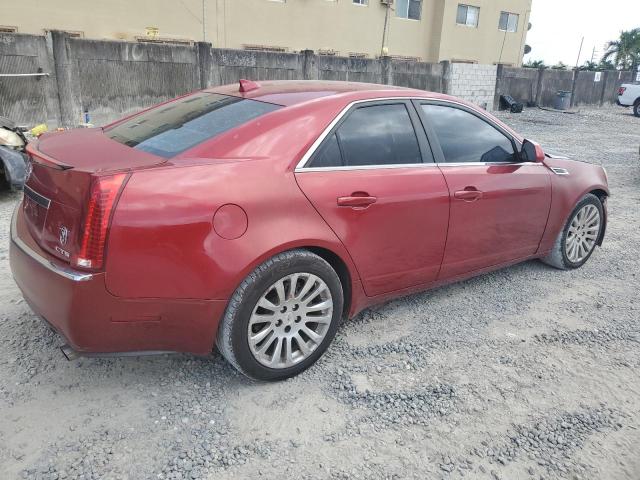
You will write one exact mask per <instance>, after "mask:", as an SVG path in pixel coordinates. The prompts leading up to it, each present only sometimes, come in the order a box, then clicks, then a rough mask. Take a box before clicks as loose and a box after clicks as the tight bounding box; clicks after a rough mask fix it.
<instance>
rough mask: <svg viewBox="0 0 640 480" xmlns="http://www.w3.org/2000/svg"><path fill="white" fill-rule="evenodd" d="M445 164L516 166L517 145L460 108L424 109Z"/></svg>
mask: <svg viewBox="0 0 640 480" xmlns="http://www.w3.org/2000/svg"><path fill="white" fill-rule="evenodd" d="M422 108H423V109H424V112H425V114H426V115H427V117H428V118H429V121H430V122H431V124H432V125H433V129H434V130H435V133H436V136H437V137H438V141H439V142H440V147H441V148H442V153H443V155H444V159H445V162H447V163H469V162H490V163H494V162H506V163H510V162H515V161H517V159H516V155H515V152H514V150H513V144H512V143H511V140H510V139H509V138H507V137H506V136H505V135H504V134H503V133H502V132H500V131H499V130H498V129H497V128H495V127H493V126H491V125H490V124H489V123H487V122H485V121H484V120H482V119H481V118H478V117H476V116H475V115H473V114H471V113H469V112H465V111H464V110H461V109H459V108H453V107H445V106H442V105H422Z"/></svg>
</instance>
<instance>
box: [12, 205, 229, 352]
mask: <svg viewBox="0 0 640 480" xmlns="http://www.w3.org/2000/svg"><path fill="white" fill-rule="evenodd" d="M9 250H10V253H9V256H10V263H11V271H12V273H13V278H14V280H15V282H16V284H17V285H18V287H19V288H20V290H21V291H22V294H23V296H24V298H25V300H26V302H27V303H28V304H29V306H30V307H31V309H32V310H33V311H34V313H36V314H37V315H39V316H41V317H42V318H44V319H45V320H46V321H47V322H48V323H49V324H50V325H51V326H52V327H53V328H54V329H55V330H56V331H58V332H59V333H60V334H61V335H62V336H64V337H65V339H66V340H67V342H68V343H69V345H70V346H71V347H72V348H73V349H74V350H76V351H78V352H80V353H111V354H112V353H129V352H145V351H175V352H189V353H194V354H198V355H206V354H208V353H210V352H211V350H212V348H213V344H214V340H215V336H216V332H217V328H218V321H219V319H220V317H221V316H222V313H223V312H224V308H225V305H226V302H225V301H220V300H173V299H153V298H142V299H129V298H122V297H116V296H114V295H112V294H110V293H109V292H108V291H107V289H106V286H105V273H84V272H79V271H76V270H73V269H70V268H69V267H68V266H66V265H64V264H61V263H59V262H58V261H57V260H55V259H54V258H53V257H51V256H50V255H48V254H47V253H46V252H44V251H42V250H41V249H40V248H39V247H38V246H37V244H35V242H34V240H33V238H31V236H30V234H29V232H28V231H27V229H26V228H25V225H24V223H23V219H22V209H21V208H20V207H18V208H16V211H15V212H14V215H13V219H12V221H11V246H10V249H9Z"/></svg>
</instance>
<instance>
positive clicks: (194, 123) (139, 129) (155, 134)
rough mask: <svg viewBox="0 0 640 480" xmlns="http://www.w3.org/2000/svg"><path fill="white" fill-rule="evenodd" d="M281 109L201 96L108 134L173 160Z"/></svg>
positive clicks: (160, 109) (158, 110)
mask: <svg viewBox="0 0 640 480" xmlns="http://www.w3.org/2000/svg"><path fill="white" fill-rule="evenodd" d="M279 108H282V107H281V106H280V105H274V104H272V103H265V102H258V101H256V100H247V99H244V98H239V97H231V96H228V95H219V94H216V93H207V92H201V93H197V94H194V95H190V96H188V97H185V98H181V99H179V100H176V101H174V102H171V103H168V104H166V105H162V106H160V107H158V108H154V109H151V110H149V111H148V112H144V113H141V114H140V115H136V116H135V117H133V118H130V119H129V120H125V121H124V122H122V123H119V124H118V125H116V126H114V127H113V128H110V129H109V130H107V131H106V132H105V133H106V135H107V136H108V137H109V138H111V139H113V140H115V141H117V142H120V143H123V144H125V145H127V146H129V147H132V148H136V149H138V150H144V151H145V152H149V153H152V154H154V155H159V156H161V157H164V158H170V157H173V156H175V155H178V154H179V153H182V152H184V151H185V150H188V149H189V148H191V147H194V146H195V145H197V144H199V143H202V142H204V141H205V140H209V139H211V138H213V137H215V136H216V135H220V134H221V133H223V132H226V131H227V130H231V129H232V128H234V127H237V126H239V125H242V124H243V123H246V122H248V121H250V120H253V119H254V118H257V117H259V116H261V115H264V114H266V113H269V112H273V111H274V110H277V109H279Z"/></svg>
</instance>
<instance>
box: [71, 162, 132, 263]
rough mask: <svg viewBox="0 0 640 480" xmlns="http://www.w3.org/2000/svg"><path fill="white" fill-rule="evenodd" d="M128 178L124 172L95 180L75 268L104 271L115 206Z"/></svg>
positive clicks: (74, 260)
mask: <svg viewBox="0 0 640 480" xmlns="http://www.w3.org/2000/svg"><path fill="white" fill-rule="evenodd" d="M126 178H127V175H126V174H124V173H122V174H118V175H112V176H105V177H95V178H94V179H93V180H92V182H91V191H90V194H89V195H90V196H89V204H88V205H87V213H86V216H85V219H84V227H83V230H82V234H81V236H80V248H79V249H78V252H77V254H76V255H74V257H73V259H72V261H71V263H72V264H73V265H74V266H76V267H80V268H86V269H91V270H96V269H98V268H102V265H103V263H104V250H105V247H106V244H107V234H108V232H109V223H110V221H111V215H112V213H113V207H114V205H115V203H116V200H117V198H118V194H119V193H120V190H121V189H122V186H123V184H124V181H125V179H126Z"/></svg>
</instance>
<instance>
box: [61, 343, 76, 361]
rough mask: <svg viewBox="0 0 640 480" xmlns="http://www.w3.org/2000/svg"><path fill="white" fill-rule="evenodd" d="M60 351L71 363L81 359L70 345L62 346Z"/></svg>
mask: <svg viewBox="0 0 640 480" xmlns="http://www.w3.org/2000/svg"><path fill="white" fill-rule="evenodd" d="M60 350H61V351H62V354H63V355H64V356H65V358H66V359H67V360H69V361H70V362H71V361H72V360H76V359H77V358H79V357H80V354H79V353H78V352H76V351H75V350H74V349H73V348H71V347H70V346H69V345H63V346H61V347H60Z"/></svg>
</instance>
